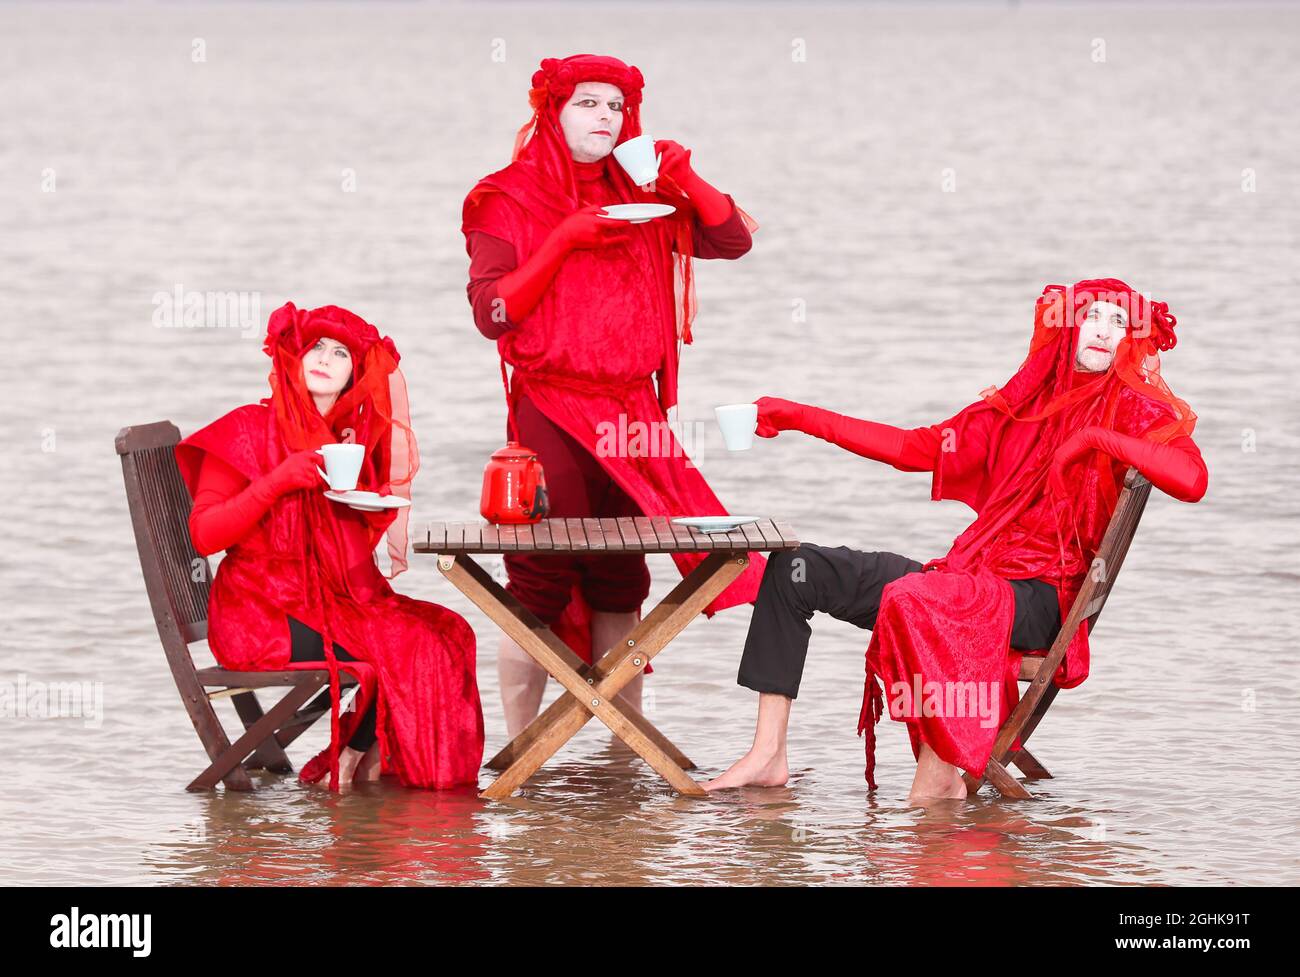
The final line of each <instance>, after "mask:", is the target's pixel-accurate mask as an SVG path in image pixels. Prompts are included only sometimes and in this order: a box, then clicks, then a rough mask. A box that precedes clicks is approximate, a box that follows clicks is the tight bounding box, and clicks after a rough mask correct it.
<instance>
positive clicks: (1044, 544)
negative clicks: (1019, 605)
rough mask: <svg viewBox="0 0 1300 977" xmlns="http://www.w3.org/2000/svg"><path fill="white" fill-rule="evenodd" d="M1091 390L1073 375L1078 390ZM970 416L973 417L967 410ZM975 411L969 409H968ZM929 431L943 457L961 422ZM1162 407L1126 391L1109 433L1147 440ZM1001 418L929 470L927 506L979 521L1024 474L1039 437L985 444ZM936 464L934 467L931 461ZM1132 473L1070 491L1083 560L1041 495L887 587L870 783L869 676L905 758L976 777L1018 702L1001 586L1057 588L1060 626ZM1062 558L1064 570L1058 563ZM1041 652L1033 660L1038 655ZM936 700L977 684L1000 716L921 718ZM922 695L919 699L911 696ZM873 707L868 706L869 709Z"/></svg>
mask: <svg viewBox="0 0 1300 977" xmlns="http://www.w3.org/2000/svg"><path fill="white" fill-rule="evenodd" d="M1089 379H1090V378H1089V377H1088V376H1086V375H1083V374H1079V375H1076V376H1075V378H1074V381H1073V382H1074V383H1075V384H1076V385H1077V384H1078V383H1080V382H1086V381H1088V380H1089ZM973 406H976V405H972V407H973ZM967 410H968V411H969V410H971V408H967ZM958 416H960V415H955V416H954V418H950V419H949V420H947V421H944V422H942V423H940V424H936V425H933V426H932V427H931V428H929V429H920V430H922V431H925V432H926V434H927V436H928V437H929V438H930V439H931V442H932V443H933V444H934V445H935V450H936V451H938V450H939V448H938V443H939V442H940V440H941V439H942V436H943V434H942V432H943V431H945V430H951V429H952V428H953V427H954V422H955V420H956V417H958ZM1168 416H1169V415H1168V412H1167V410H1166V408H1164V407H1163V405H1161V404H1159V403H1158V402H1156V401H1154V400H1150V399H1148V398H1145V397H1142V396H1141V395H1139V394H1137V393H1136V392H1134V391H1133V390H1131V389H1129V388H1127V387H1125V388H1124V389H1123V391H1122V393H1121V400H1120V407H1119V410H1118V412H1117V415H1116V424H1115V429H1116V430H1117V431H1119V432H1120V433H1122V434H1129V435H1133V436H1142V435H1143V434H1145V433H1147V432H1148V431H1149V430H1151V429H1152V428H1154V427H1156V426H1158V425H1159V424H1161V423H1163V422H1165V421H1167V420H1168ZM996 418H997V415H996V414H995V413H994V412H992V411H981V412H975V413H973V414H972V415H971V418H970V423H969V424H968V425H967V426H966V428H965V431H964V436H963V445H962V447H961V450H960V451H957V452H954V453H953V454H952V455H951V457H952V459H953V462H952V463H951V464H949V465H947V466H944V468H942V469H941V467H940V466H939V465H936V466H935V474H934V482H933V491H932V497H933V498H935V499H957V500H960V501H962V502H965V503H966V504H967V505H969V506H970V507H971V508H972V509H974V510H975V511H976V512H977V513H978V512H980V511H982V509H983V506H984V505H985V504H986V503H987V501H988V500H989V497H990V496H991V495H992V494H993V493H994V492H995V490H996V488H997V486H998V485H999V484H1000V483H1001V482H1002V481H1003V480H1004V479H1006V478H1008V477H1009V475H1010V474H1011V473H1012V472H1013V471H1015V470H1016V469H1017V467H1018V466H1020V465H1022V464H1024V463H1025V462H1026V459H1027V458H1028V457H1029V455H1030V454H1031V452H1032V451H1033V450H1034V449H1035V447H1036V445H1035V444H1034V443H1033V442H1032V438H1033V436H1034V434H1035V433H1036V429H1035V428H1033V427H1031V426H1029V425H1025V426H1023V429H1018V427H1017V426H1016V425H1012V426H1010V427H1009V428H1008V429H1007V430H1008V431H1009V432H1010V433H1009V434H1008V436H1007V437H1006V438H1005V439H1004V441H1003V442H1002V443H1001V444H989V435H990V431H991V429H992V426H993V423H994V421H995V420H996ZM936 457H937V455H936ZM1126 468H1127V466H1126V465H1124V464H1123V463H1121V462H1118V461H1113V462H1112V464H1111V465H1110V466H1109V478H1110V480H1111V484H1110V486H1109V487H1106V486H1102V485H1101V484H1100V483H1099V481H1098V477H1097V475H1096V473H1095V470H1093V469H1087V470H1085V471H1083V472H1082V473H1081V474H1080V475H1079V476H1078V477H1077V478H1076V481H1075V484H1074V485H1073V486H1072V488H1073V489H1074V490H1075V491H1076V493H1077V494H1076V498H1077V499H1078V500H1079V501H1080V505H1079V508H1078V510H1077V511H1078V524H1079V541H1080V543H1081V545H1082V550H1083V558H1082V559H1079V557H1078V555H1077V554H1074V553H1073V552H1072V550H1071V549H1069V548H1065V549H1064V550H1062V547H1061V546H1060V545H1059V543H1058V540H1057V537H1056V532H1055V526H1054V523H1053V521H1052V518H1051V512H1050V510H1049V508H1048V501H1047V495H1046V494H1043V495H1039V496H1038V497H1037V498H1036V499H1035V500H1034V501H1033V502H1032V503H1031V504H1030V505H1029V507H1028V508H1027V509H1026V510H1025V511H1024V512H1023V513H1021V514H1020V516H1019V517H1017V518H1016V519H1014V520H1011V521H1010V522H1009V523H1008V524H1007V525H1005V526H1002V527H1000V528H998V529H996V531H994V532H992V533H990V534H989V538H987V539H981V538H977V537H976V536H975V532H974V531H975V527H974V526H972V527H970V528H968V529H967V530H966V531H965V532H963V533H962V534H961V535H960V536H958V537H957V539H956V540H954V542H953V545H952V547H951V549H950V550H949V552H948V554H947V555H946V556H944V557H940V558H938V559H934V560H930V561H929V562H928V563H926V564H925V566H924V568H923V572H920V573H911V574H907V575H906V576H903V577H900V578H899V579H898V580H895V581H893V582H891V583H889V584H886V586H885V588H884V590H883V592H882V594H881V602H880V612H879V615H878V617H877V619H876V627H875V629H874V630H873V631H872V634H871V640H870V643H869V644H868V647H867V671H868V676H869V678H868V688H867V690H866V693H865V694H864V697H863V707H862V714H861V716H860V717H859V722H858V732H859V733H862V732H866V733H868V766H867V770H868V774H867V780H868V783H869V784H870V786H872V787H875V782H874V779H873V777H872V767H873V760H872V750H873V749H874V736H873V735H872V726H873V725H874V718H875V717H877V716H879V715H880V714H881V709H882V706H883V705H884V703H882V702H881V701H880V699H879V698H878V696H879V695H880V693H879V692H876V691H874V689H875V686H874V683H873V682H872V680H871V679H870V675H871V674H872V673H873V672H874V673H875V674H877V675H879V677H880V679H881V682H882V684H883V690H882V691H883V696H884V702H885V703H888V707H889V709H890V715H891V718H894V719H898V720H901V721H905V722H906V723H907V730H908V734H909V736H910V737H911V742H912V752H913V754H914V755H916V756H917V757H919V756H920V752H921V744H922V742H924V743H927V744H929V746H930V748H931V749H932V750H934V752H935V753H936V754H937V755H938V756H939V758H940V759H942V760H944V761H945V762H947V763H952V764H955V765H956V766H958V767H961V768H962V769H964V770H967V771H969V772H970V773H973V774H975V775H977V776H978V775H981V774H983V772H984V768H985V766H986V765H987V764H988V760H989V755H990V754H991V753H992V750H993V741H994V739H995V738H996V736H997V731H998V728H999V727H1000V726H1001V725H1002V724H1003V723H1004V722H1005V721H1006V719H1007V717H1008V716H1009V715H1010V714H1011V710H1012V709H1014V708H1015V705H1016V703H1017V702H1018V701H1019V696H1020V692H1019V686H1018V684H1017V677H1018V675H1019V673H1020V660H1021V653H1020V652H1017V651H1012V650H1011V647H1010V643H1011V627H1012V619H1013V616H1014V613H1015V598H1014V594H1013V592H1012V589H1011V587H1010V585H1008V584H1007V582H1006V581H1007V580H1018V579H1029V578H1035V577H1036V578H1041V579H1044V580H1047V581H1048V582H1050V583H1053V584H1054V585H1055V586H1056V587H1057V596H1058V601H1059V606H1060V609H1061V618H1062V620H1064V618H1065V616H1066V614H1067V613H1068V612H1069V609H1070V606H1071V604H1072V603H1073V601H1074V598H1075V595H1076V594H1077V593H1078V591H1079V588H1080V587H1081V586H1082V583H1083V579H1084V575H1085V574H1086V573H1087V572H1088V569H1089V567H1090V566H1091V563H1092V559H1093V557H1094V555H1095V554H1096V550H1097V548H1098V547H1099V546H1100V544H1101V538H1102V535H1103V534H1104V533H1105V530H1106V525H1107V523H1108V522H1109V520H1110V516H1111V513H1112V512H1113V501H1112V502H1111V503H1110V504H1109V505H1107V504H1106V500H1107V499H1110V500H1113V499H1114V498H1115V497H1116V496H1117V494H1118V490H1119V487H1120V484H1121V481H1122V479H1123V476H1124V472H1125V470H1126ZM1063 552H1064V554H1065V555H1066V561H1065V563H1064V564H1062V562H1061V556H1062V553H1063ZM1045 652H1046V649H1042V651H1041V652H1039V653H1045ZM1088 661H1089V652H1088V626H1087V623H1086V622H1085V623H1084V624H1082V625H1081V626H1080V628H1079V630H1078V632H1077V633H1076V634H1075V636H1074V638H1073V640H1072V641H1071V642H1070V644H1069V647H1068V648H1067V650H1066V654H1065V660H1064V662H1063V664H1062V666H1061V669H1060V671H1059V672H1058V673H1057V675H1056V676H1055V677H1054V680H1055V681H1056V684H1057V685H1059V686H1060V687H1062V688H1071V687H1073V686H1075V685H1078V684H1079V683H1080V682H1082V681H1083V680H1084V679H1085V678H1087V676H1088ZM930 682H933V683H937V685H936V686H933V687H932V688H942V689H944V690H945V692H946V691H947V690H952V691H953V692H954V693H955V692H956V690H957V686H956V685H955V683H963V684H964V683H976V684H975V685H973V686H970V685H964V688H967V689H975V690H977V691H976V694H977V696H978V694H979V690H983V691H984V702H985V703H986V704H988V705H990V706H996V715H993V714H992V713H993V712H994V710H993V709H989V710H988V712H987V713H984V714H981V710H980V709H979V708H978V707H979V700H978V699H973V700H972V699H967V700H964V701H965V702H966V703H967V704H974V705H975V707H976V708H974V709H971V708H967V709H965V711H966V713H967V714H966V715H964V716H961V715H952V714H948V713H950V712H955V711H961V709H962V707H961V706H960V705H958V706H957V708H956V709H953V708H952V706H953V705H956V704H957V703H956V700H950V701H949V702H945V703H944V704H943V707H941V708H939V710H938V714H933V715H926V712H927V711H930V710H927V708H926V702H925V698H926V696H925V691H926V688H927V686H926V683H930ZM918 690H919V691H920V692H921V695H920V696H919V697H918V696H917V695H916V694H915V693H916V692H917V691H918ZM873 700H874V701H873Z"/></svg>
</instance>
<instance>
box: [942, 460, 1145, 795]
mask: <svg viewBox="0 0 1300 977" xmlns="http://www.w3.org/2000/svg"><path fill="white" fill-rule="evenodd" d="M1150 494H1151V483H1150V482H1149V481H1147V479H1146V477H1145V476H1144V475H1142V473H1141V472H1139V471H1138V470H1137V469H1136V468H1130V469H1129V470H1128V472H1127V474H1125V476H1124V489H1123V491H1122V492H1120V496H1119V501H1118V502H1117V503H1116V505H1115V511H1114V513H1113V514H1112V515H1111V517H1110V524H1109V525H1108V526H1107V527H1106V534H1105V535H1104V536H1103V537H1102V540H1101V546H1100V547H1099V548H1098V550H1097V555H1096V557H1095V558H1094V559H1093V561H1092V567H1091V569H1090V570H1089V572H1088V575H1087V576H1086V577H1085V578H1084V582H1083V586H1082V588H1081V589H1080V590H1079V594H1078V596H1077V597H1075V599H1074V603H1073V604H1072V605H1071V607H1070V612H1069V614H1067V615H1066V617H1065V621H1064V622H1063V623H1062V624H1061V630H1060V632H1059V633H1058V634H1057V636H1056V640H1055V641H1053V642H1052V647H1051V648H1050V649H1049V650H1048V652H1047V654H1046V655H1045V656H1039V655H1025V656H1024V657H1023V658H1022V659H1021V662H1020V681H1022V682H1028V683H1029V688H1028V689H1026V690H1025V692H1024V694H1023V695H1022V696H1021V697H1020V702H1019V703H1017V704H1016V707H1015V709H1013V710H1012V711H1011V715H1010V716H1008V717H1007V721H1006V722H1005V723H1004V724H1003V725H1002V728H1001V729H1000V730H998V735H997V739H996V740H994V743H993V753H992V755H991V756H990V758H989V763H988V766H987V767H986V768H985V770H984V776H983V778H977V777H974V776H972V775H971V774H966V778H965V779H966V792H967V794H968V795H973V794H975V793H976V792H977V791H978V790H979V789H980V786H981V785H982V784H983V783H984V781H985V780H987V781H988V782H989V783H990V784H992V785H993V786H994V787H995V788H996V789H997V791H998V792H999V793H1000V794H1001V795H1002V796H1003V797H1012V798H1016V799H1018V800H1024V799H1027V798H1029V797H1032V796H1033V795H1032V794H1030V793H1029V791H1028V790H1027V789H1026V788H1025V785H1024V784H1023V783H1021V782H1020V781H1019V780H1017V779H1016V778H1015V777H1013V776H1012V775H1011V772H1010V771H1009V770H1008V769H1007V765H1008V764H1009V763H1010V764H1015V766H1017V767H1019V768H1020V772H1021V773H1023V774H1024V775H1025V779H1026V780H1041V779H1043V778H1050V777H1051V776H1052V775H1051V774H1050V773H1049V772H1048V770H1047V768H1046V767H1045V766H1043V765H1042V764H1041V763H1040V762H1039V761H1038V760H1037V759H1036V758H1035V757H1034V755H1033V754H1032V753H1030V752H1029V750H1027V749H1026V748H1025V742H1026V741H1027V740H1028V739H1029V737H1030V735H1032V734H1033V732H1034V730H1035V729H1037V728H1038V724H1039V723H1040V722H1041V721H1042V718H1043V716H1044V714H1045V713H1046V712H1047V710H1048V708H1049V707H1050V706H1051V704H1052V701H1053V700H1054V699H1055V698H1056V693H1057V692H1058V691H1059V690H1060V688H1059V686H1057V684H1056V683H1055V682H1054V681H1052V677H1053V676H1054V675H1055V674H1056V670H1057V669H1058V668H1059V667H1060V665H1061V662H1062V661H1063V660H1064V658H1065V649H1066V648H1067V647H1069V645H1070V641H1071V640H1072V639H1073V638H1074V634H1075V632H1076V631H1078V630H1079V625H1080V624H1081V623H1082V622H1083V621H1084V620H1085V619H1086V620H1087V622H1088V636H1089V638H1091V637H1092V634H1093V632H1094V629H1095V628H1096V626H1097V618H1098V617H1100V616H1101V609H1102V607H1104V606H1105V604H1106V598H1107V597H1108V596H1110V592H1111V588H1113V587H1114V586H1115V580H1116V578H1117V577H1118V576H1119V570H1120V567H1121V566H1123V564H1124V557H1125V556H1126V555H1127V553H1128V548H1129V544H1130V543H1132V542H1133V534H1134V533H1135V532H1136V531H1137V525H1138V520H1139V519H1141V518H1142V510H1143V509H1145V508H1146V504H1147V497H1148V496H1149V495H1150ZM1017 737H1019V739H1020V749H1018V750H1015V749H1012V744H1013V743H1014V742H1015V741H1016V738H1017Z"/></svg>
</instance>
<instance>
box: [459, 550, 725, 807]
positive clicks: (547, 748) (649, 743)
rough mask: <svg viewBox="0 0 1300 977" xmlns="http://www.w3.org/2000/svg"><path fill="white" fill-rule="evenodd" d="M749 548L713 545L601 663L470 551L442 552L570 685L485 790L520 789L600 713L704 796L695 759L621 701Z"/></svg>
mask: <svg viewBox="0 0 1300 977" xmlns="http://www.w3.org/2000/svg"><path fill="white" fill-rule="evenodd" d="M748 562H749V557H748V555H747V553H745V552H744V551H734V550H733V551H720V552H715V553H710V554H709V555H708V556H706V557H705V558H704V560H703V561H702V562H701V563H700V564H699V565H698V566H697V567H696V568H695V569H694V570H692V571H691V572H690V573H689V574H688V575H687V576H686V577H684V578H683V579H682V581H681V582H680V583H678V584H677V586H676V587H674V588H673V589H672V591H671V592H670V593H669V594H668V595H667V596H666V597H665V598H664V599H663V600H662V601H660V602H659V604H657V605H656V606H655V608H654V609H653V610H652V611H651V612H650V613H649V614H647V615H646V616H645V617H644V618H642V619H641V621H640V622H638V624H637V625H636V627H634V628H633V629H632V630H631V631H630V632H628V634H627V637H626V638H624V639H623V642H622V643H621V644H620V645H618V646H616V647H614V648H613V649H611V650H609V651H607V652H606V654H605V656H604V657H603V658H601V659H599V660H598V661H597V662H596V664H595V665H594V666H589V665H587V664H586V663H585V662H584V661H583V660H582V659H581V658H579V657H578V656H577V655H576V654H574V653H573V651H572V649H570V648H569V646H568V645H566V644H565V643H564V642H563V641H561V640H560V638H559V637H558V636H557V635H556V634H555V633H554V632H553V631H551V629H550V628H548V627H547V626H546V625H545V624H543V623H542V622H541V620H539V619H538V618H537V616H536V615H534V614H533V613H532V612H531V611H529V610H528V609H527V608H526V607H524V606H523V605H522V604H520V603H519V601H517V600H516V599H515V598H514V597H512V596H511V595H510V594H509V593H507V592H506V590H505V588H503V587H502V586H501V585H500V584H498V583H497V582H496V581H495V580H493V579H492V577H491V576H490V575H489V574H488V573H487V572H486V571H485V570H484V569H483V568H482V567H480V566H479V565H478V564H477V563H475V562H474V561H473V560H472V559H470V558H469V557H468V556H466V555H465V554H463V553H461V554H457V555H455V556H445V555H440V556H439V557H438V569H439V570H441V571H442V573H443V575H444V576H446V577H447V579H448V580H450V581H451V582H452V583H453V584H454V585H455V586H456V587H457V588H458V589H459V590H460V591H461V592H462V593H464V594H465V596H466V597H468V598H469V599H470V600H472V601H473V602H474V603H475V604H476V605H478V607H479V608H480V609H481V610H482V611H483V612H484V613H485V614H487V616H488V617H490V618H491V619H492V620H493V621H495V622H496V623H497V625H498V626H499V627H500V628H501V629H502V630H503V631H504V632H505V633H506V634H508V635H509V636H510V637H511V638H512V639H513V640H514V641H515V642H516V643H517V644H518V645H519V646H520V647H521V648H523V649H524V651H526V652H527V653H528V654H529V655H531V656H532V657H533V659H534V660H535V661H536V662H537V663H538V664H539V665H541V666H542V667H543V668H544V669H546V671H547V672H548V673H549V674H550V675H551V676H552V677H553V678H554V679H555V680H556V681H557V682H559V683H560V684H561V685H562V686H564V689H565V691H564V694H563V695H562V696H561V697H560V698H559V699H557V700H556V701H555V702H554V703H552V704H551V705H550V707H548V708H547V709H546V711H545V712H543V713H542V714H541V715H540V716H538V717H537V718H536V719H535V720H533V722H532V723H531V724H529V726H528V727H527V728H526V729H524V730H523V732H521V733H520V734H519V735H518V736H516V737H515V738H514V739H513V740H512V741H511V742H510V743H509V744H508V745H507V746H506V747H505V748H504V749H503V750H501V752H500V753H498V754H497V755H496V756H495V757H493V758H492V759H491V760H489V761H488V764H487V765H488V766H489V767H490V768H492V769H497V770H500V769H502V768H504V772H503V773H502V774H501V775H500V776H499V777H498V778H497V779H496V780H495V781H493V783H492V784H491V785H490V786H489V787H488V788H487V790H485V791H483V794H482V796H484V797H490V798H493V799H494V800H502V799H504V798H506V797H509V796H510V795H511V794H513V793H514V792H515V791H516V790H517V789H518V788H519V787H520V786H522V785H523V783H524V781H526V780H527V779H528V778H529V777H531V776H532V775H533V774H534V773H535V772H536V771H537V770H538V768H539V767H541V765H542V764H543V763H545V762H546V761H547V760H548V759H550V757H551V756H553V755H554V754H555V752H556V751H557V750H558V749H559V748H560V747H561V746H563V745H564V744H565V743H567V742H568V741H569V740H570V739H571V738H572V737H573V735H574V734H575V733H577V732H578V730H580V729H582V727H583V726H585V725H586V724H587V721H588V720H589V719H590V718H591V717H592V716H593V715H594V716H595V717H596V718H597V719H599V720H600V721H601V722H603V723H604V724H605V725H606V726H608V727H609V729H610V731H611V732H612V733H613V734H614V735H615V736H617V737H618V738H619V739H621V740H622V741H623V742H625V743H626V744H627V745H628V746H629V747H631V748H632V749H633V750H635V751H636V753H637V754H638V755H639V756H640V757H641V758H642V759H643V760H645V761H646V763H648V764H650V766H651V767H653V768H654V769H655V771H657V772H658V773H659V775H660V776H661V777H663V778H664V779H665V780H667V781H668V783H670V784H671V785H672V786H673V788H674V789H676V790H677V791H678V792H679V793H682V794H687V795H689V796H692V797H702V796H704V788H702V787H701V786H700V785H699V784H698V783H696V782H695V780H694V779H693V778H691V777H690V776H689V775H688V774H686V773H685V771H686V770H689V769H693V768H694V766H695V765H694V764H693V763H691V761H690V760H689V759H688V758H687V757H686V756H685V754H683V753H682V752H681V750H679V749H677V747H675V746H674V745H673V744H672V743H671V742H670V741H669V740H668V738H667V737H666V736H664V735H663V734H662V733H660V732H659V730H657V729H655V727H654V725H653V724H652V723H651V722H650V720H648V719H647V718H646V717H645V716H643V715H641V714H640V713H639V712H636V711H635V710H625V708H624V707H622V706H621V705H620V704H618V703H617V702H616V701H615V696H617V695H618V693H619V692H620V691H622V689H623V687H624V686H626V685H627V684H628V683H629V682H630V681H632V679H633V678H635V677H636V676H637V675H638V674H639V673H640V672H642V671H643V670H644V669H645V666H646V665H647V664H649V662H650V661H651V660H652V659H653V658H654V657H655V656H656V655H657V654H659V652H660V651H662V650H663V649H664V647H665V646H666V645H667V644H668V643H669V642H670V641H672V639H673V638H675V637H676V636H677V635H678V633H680V632H681V630H682V629H683V628H685V627H686V625H687V624H688V623H689V622H690V621H691V620H692V619H693V618H694V617H695V616H696V615H697V614H699V613H701V612H702V611H703V610H704V608H705V607H707V606H708V605H709V603H710V602H711V601H712V600H713V599H714V598H715V597H717V596H718V594H720V593H722V591H724V590H725V589H726V588H727V586H728V585H729V584H730V583H731V582H732V581H733V580H735V579H736V577H738V576H739V575H740V574H741V573H742V572H743V571H744V569H745V566H746V565H747V564H748Z"/></svg>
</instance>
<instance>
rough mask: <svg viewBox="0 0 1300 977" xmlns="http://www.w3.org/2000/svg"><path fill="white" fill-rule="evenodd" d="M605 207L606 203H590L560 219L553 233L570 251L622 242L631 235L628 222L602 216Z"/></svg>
mask: <svg viewBox="0 0 1300 977" xmlns="http://www.w3.org/2000/svg"><path fill="white" fill-rule="evenodd" d="M604 209H605V205H604V204H588V205H587V206H586V207H583V208H582V209H581V210H579V211H575V212H574V213H572V214H570V215H569V216H568V217H566V218H564V220H562V221H560V223H559V225H558V226H557V227H556V228H555V230H553V231H552V232H551V234H552V235H554V236H555V237H556V238H557V239H558V241H559V243H561V244H563V245H564V246H565V247H566V248H567V249H568V250H570V251H573V250H577V249H579V248H603V247H605V246H606V245H610V244H620V243H622V242H623V241H626V240H627V239H628V238H629V237H631V235H632V232H631V230H630V229H629V227H628V225H627V223H626V222H624V221H619V220H615V219H614V218H612V217H605V216H602V214H601V211H603V210H604Z"/></svg>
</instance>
